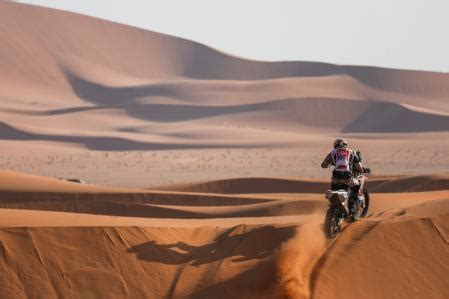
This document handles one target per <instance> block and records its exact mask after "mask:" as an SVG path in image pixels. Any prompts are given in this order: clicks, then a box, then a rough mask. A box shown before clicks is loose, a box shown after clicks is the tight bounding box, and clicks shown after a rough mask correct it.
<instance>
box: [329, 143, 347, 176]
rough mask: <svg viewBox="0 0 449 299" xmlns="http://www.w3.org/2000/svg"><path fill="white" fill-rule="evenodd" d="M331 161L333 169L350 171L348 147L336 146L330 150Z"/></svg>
mask: <svg viewBox="0 0 449 299" xmlns="http://www.w3.org/2000/svg"><path fill="white" fill-rule="evenodd" d="M331 157H332V162H333V164H334V165H335V171H344V172H350V171H351V165H350V164H351V163H350V162H351V161H350V160H351V151H350V150H349V149H348V148H338V149H334V150H333V151H332V152H331Z"/></svg>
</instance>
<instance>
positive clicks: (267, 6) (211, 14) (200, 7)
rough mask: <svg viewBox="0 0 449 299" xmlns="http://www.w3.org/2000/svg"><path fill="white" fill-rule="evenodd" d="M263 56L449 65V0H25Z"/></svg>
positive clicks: (418, 66) (424, 67) (409, 66)
mask: <svg viewBox="0 0 449 299" xmlns="http://www.w3.org/2000/svg"><path fill="white" fill-rule="evenodd" d="M19 2H23V3H31V4H36V5H42V6H48V7H54V8H59V9H64V10H69V11H73V12H79V13H83V14H87V15H91V16H96V17H100V18H104V19H109V20H113V21H116V22H120V23H124V24H129V25H133V26H137V27H141V28H146V29H149V30H154V31H158V32H163V33H167V34H171V35H175V36H180V37H184V38H187V39H190V40H194V41H198V42H200V43H203V44H206V45H209V46H212V47H214V48H217V49H220V50H222V51H225V52H228V53H232V54H234V55H237V56H242V57H246V58H251V59H258V60H308V61H322V62H331V63H339V64H362V65H375V66H386V67H396V68H407V69H422V70H436V71H449V1H448V0H376V1H368V0H365V1H363V0H339V1H337V0H327V1H326V0H307V1H306V0H277V1H275V0H271V1H264V0H221V1H217V0H190V1H187V0H154V1H153V0H126V1H125V0H122V1H111V0H24V1H19Z"/></svg>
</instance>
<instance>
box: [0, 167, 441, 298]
mask: <svg viewBox="0 0 449 299" xmlns="http://www.w3.org/2000/svg"><path fill="white" fill-rule="evenodd" d="M0 179H1V180H0V181H1V182H2V185H1V186H0V190H1V191H0V193H1V197H2V200H1V205H2V208H1V209H0V215H1V217H0V218H1V220H0V224H1V226H2V228H1V229H0V238H1V241H2V243H1V249H2V252H3V254H2V255H1V258H0V263H1V264H2V266H1V267H0V268H1V271H0V284H1V286H2V294H3V296H7V297H8V298H21V297H35V296H37V297H46V298H53V297H58V296H62V297H74V298H86V297H87V298H95V297H99V296H100V297H105V298H115V297H117V296H120V297H130V298H144V297H157V298H162V297H192V298H211V297H214V298H229V297H230V296H231V297H237V298H281V297H282V296H287V297H288V296H291V295H295V294H296V295H300V296H303V295H307V294H309V295H312V296H313V297H314V298H329V297H336V298H340V297H341V296H342V295H343V294H344V296H345V297H349V298H353V297H354V298H355V297H360V296H361V295H362V294H363V296H364V297H367V298H377V297H379V296H390V295H392V294H401V295H402V296H405V297H408V296H413V295H417V294H418V295H422V296H424V295H428V294H433V297H437V298H439V297H441V298H444V297H445V296H447V294H445V284H444V283H445V280H444V277H445V273H447V271H448V269H447V267H446V265H447V264H448V263H445V262H444V260H447V259H448V258H449V252H448V250H447V244H448V243H447V242H448V240H449V239H448V236H449V235H448V234H449V227H448V226H447V225H448V224H447V221H446V220H447V219H449V218H448V217H447V216H448V213H449V205H448V200H449V194H448V193H447V191H438V192H418V193H397V194H396V195H393V194H384V195H380V194H378V195H375V196H374V201H373V208H372V214H371V215H370V216H369V217H368V218H367V219H366V220H363V221H360V222H357V223H355V224H353V225H350V226H348V227H347V228H346V229H345V230H344V232H343V234H342V236H341V237H340V238H338V239H337V240H336V241H335V242H331V243H329V242H327V241H325V240H324V236H323V235H322V232H321V227H320V226H321V223H322V219H323V217H324V212H325V210H326V207H327V205H326V202H325V200H324V199H323V198H322V196H321V194H316V195H313V194H308V193H306V194H300V193H298V192H300V191H299V190H298V192H295V193H292V195H293V196H288V195H286V194H282V193H271V194H257V195H249V194H248V195H247V196H246V197H245V196H241V195H227V196H226V195H218V194H215V195H208V194H206V193H196V194H195V193H180V192H172V193H170V192H168V191H166V192H161V191H159V192H156V191H144V190H133V191H134V192H131V189H118V188H115V189H114V188H106V187H96V186H89V185H80V184H76V183H68V182H62V181H59V180H55V179H51V178H43V177H37V176H32V175H25V174H20V173H14V172H10V171H6V172H5V171H3V172H1V173H0ZM392 181H394V180H392ZM401 182H402V181H401ZM276 183H278V184H280V185H281V186H282V184H285V182H283V181H282V180H279V181H275V180H272V181H271V184H272V188H274V187H275V185H276ZM213 184H217V183H212V184H211V185H213ZM303 184H304V186H305V188H306V190H305V191H307V192H310V190H307V184H306V183H304V182H303ZM245 185H246V184H245ZM252 185H264V182H263V181H259V182H258V183H254V182H253V184H252ZM22 188H24V190H22ZM236 188H237V189H238V186H237V187H236ZM305 191H303V192H305ZM272 192H275V191H272ZM289 192H294V191H289ZM158 200H160V201H162V202H165V205H164V207H169V209H170V211H171V212H170V213H171V214H166V213H165V212H163V209H162V206H161V205H158V204H154V201H156V202H157V201H158ZM113 203H115V204H118V205H120V209H116V208H114V206H113ZM100 205H102V207H101V209H99V208H98V206H100ZM133 206H134V207H136V209H133V208H132V207H133ZM5 207H8V208H13V209H12V210H11V209H5ZM86 208H89V210H86ZM167 209H168V208H167ZM86 213H87V214H86ZM111 216H114V217H111ZM161 217H164V218H163V219H161ZM204 217H206V218H210V219H204ZM235 217H237V218H235ZM242 217H243V218H242ZM185 218H187V219H185ZM258 221H261V222H258ZM238 223H247V225H239V224H238ZM11 226H12V227H11ZM24 226H27V227H28V228H25V227H24ZM158 227H159V228H158ZM368 231H369V233H368ZM312 236H313V238H312ZM385 236H388V238H387V239H386V238H385ZM390 238H391V239H390ZM399 240H401V241H399ZM417 240H426V242H424V243H422V242H421V241H419V242H418V241H417ZM418 244H432V246H426V245H418ZM404 248H408V249H407V254H406V255H404V254H403V252H402V251H403V250H404ZM431 252H437V253H438V254H437V255H434V254H432V253H431ZM429 258H431V260H430V262H432V264H431V265H429V264H428V262H429ZM373 259H375V260H377V262H376V264H375V265H374V264H372V265H371V263H372V262H371V261H372V260H373ZM286 260H287V262H288V264H286V263H285V261H286ZM411 260H413V262H412V263H411V262H410V261H411ZM392 263H393V264H394V265H397V266H395V267H393V268H392V267H391V265H392ZM287 265H288V266H287ZM375 269H377V270H375ZM415 269H421V270H420V271H419V273H418V272H413V271H415ZM342 273H343V274H342ZM352 273H357V275H356V276H355V277H354V278H353V279H354V280H348V277H353V276H351V275H352ZM404 273H414V274H410V275H408V274H407V277H408V278H407V279H408V280H407V281H408V282H409V283H412V285H416V286H418V285H419V284H420V283H422V282H423V278H424V277H426V279H425V281H426V288H425V289H422V288H420V287H414V288H410V287H409V283H407V284H403V281H402V278H401V277H403V275H404ZM292 276H293V278H295V280H294V281H290V280H289V279H290V278H292ZM387 277H388V279H387ZM428 277H431V278H432V279H431V280H427V278H428ZM399 278H401V279H399ZM111 284H112V285H113V287H111ZM296 284H297V285H296ZM379 284H382V286H383V287H382V288H378V287H377V286H378V285H379ZM292 298H293V297H292Z"/></svg>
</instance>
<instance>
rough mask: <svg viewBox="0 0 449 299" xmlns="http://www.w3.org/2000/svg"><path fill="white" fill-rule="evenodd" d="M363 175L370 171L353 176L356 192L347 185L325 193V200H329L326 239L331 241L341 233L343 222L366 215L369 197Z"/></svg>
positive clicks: (367, 169) (325, 227) (355, 219)
mask: <svg viewBox="0 0 449 299" xmlns="http://www.w3.org/2000/svg"><path fill="white" fill-rule="evenodd" d="M364 173H371V170H370V169H369V168H364V169H363V171H362V172H361V173H358V174H356V175H355V177H356V178H357V180H358V182H359V185H358V188H357V191H355V190H354V188H351V187H348V186H347V185H338V186H335V188H333V190H328V191H327V192H326V195H325V198H326V199H327V200H329V209H328V210H327V212H326V218H325V221H324V230H325V233H326V237H327V238H329V239H332V238H334V237H335V236H336V235H337V234H338V233H339V232H340V231H341V228H342V224H343V221H344V220H347V221H348V222H354V221H357V220H359V219H360V218H363V217H365V216H366V214H367V213H368V208H369V203H370V195H369V192H368V189H367V188H366V186H365V182H366V180H368V178H367V177H366V176H364V175H363V174H364ZM354 205H357V206H354ZM354 207H355V208H354Z"/></svg>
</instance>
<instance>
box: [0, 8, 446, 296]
mask: <svg viewBox="0 0 449 299" xmlns="http://www.w3.org/2000/svg"><path fill="white" fill-rule="evenodd" d="M0 40H1V41H2V42H1V43H0V61H1V62H0V139H1V147H0V297H2V298H309V297H313V298H385V297H395V298H415V297H422V298H448V297H449V292H448V289H447V276H448V274H449V266H448V265H449V222H448V219H449V217H448V216H449V172H448V166H449V156H448V155H447V152H448V149H449V138H448V137H449V102H448V101H447V99H448V97H449V87H448V86H449V74H446V73H436V72H425V71H405V70H396V69H385V68H376V67H365V66H347V65H333V64H324V63H318V62H293V61H285V62H259V61H251V60H246V59H243V58H237V57H234V56H230V55H228V54H224V53H222V52H220V51H218V50H215V49H212V48H210V47H207V46H204V45H201V44H198V43H195V42H191V41H188V40H184V39H180V38H176V37H171V36H167V35H163V34H159V33H155V32H151V31H145V30H142V29H138V28H134V27H129V26H126V25H122V24H116V23H113V22H109V21H105V20H99V19H95V18H91V17H86V16H82V15H78V14H73V13H68V12H63V11H58V10H52V9H48V8H40V7H35V6H30V5H23V4H17V3H13V2H2V3H0ZM337 136H343V137H345V138H348V139H349V142H350V145H351V146H352V147H353V148H357V149H361V150H362V151H363V153H364V161H365V162H366V164H367V165H368V166H369V167H371V168H372V169H373V175H372V176H370V177H369V180H368V188H369V190H370V191H371V192H372V206H371V208H370V212H369V214H368V216H367V217H366V218H365V219H363V220H361V221H358V222H356V223H353V224H350V225H346V226H345V227H344V230H343V232H342V233H341V235H340V236H338V238H336V239H335V240H327V239H325V237H324V233H323V230H322V226H323V221H324V215H325V212H326V209H327V202H326V200H325V199H324V196H323V194H324V192H325V191H326V190H327V188H328V185H329V183H328V181H329V175H330V171H329V170H323V169H321V168H320V167H319V165H320V164H321V161H322V159H323V158H324V156H325V155H326V154H327V153H328V151H329V150H330V145H331V143H332V140H333V139H334V138H335V137H337ZM58 178H81V179H83V180H84V181H86V182H87V184H77V183H71V182H66V181H63V180H59V179H58Z"/></svg>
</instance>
